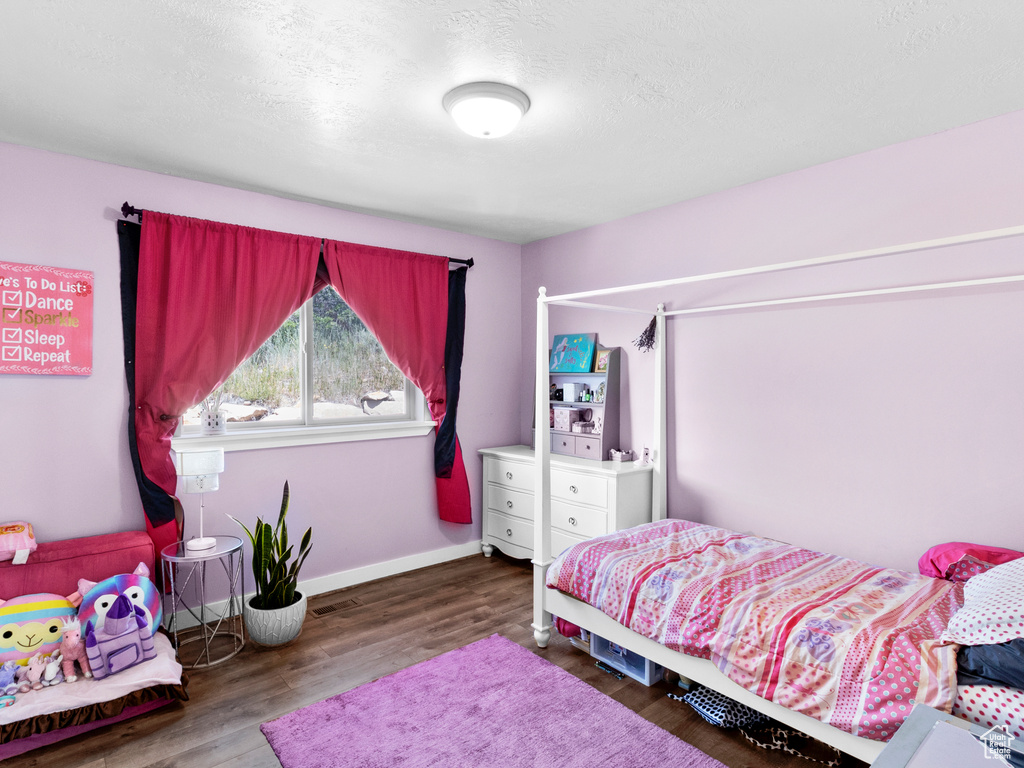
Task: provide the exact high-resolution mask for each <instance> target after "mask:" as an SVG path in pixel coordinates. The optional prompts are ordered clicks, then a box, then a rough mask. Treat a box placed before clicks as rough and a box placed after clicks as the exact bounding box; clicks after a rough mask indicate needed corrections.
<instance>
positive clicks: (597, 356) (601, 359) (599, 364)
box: [594, 349, 612, 373]
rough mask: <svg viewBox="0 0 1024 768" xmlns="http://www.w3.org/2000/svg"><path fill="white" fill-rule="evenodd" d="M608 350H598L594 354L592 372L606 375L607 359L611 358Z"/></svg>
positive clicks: (610, 352)
mask: <svg viewBox="0 0 1024 768" xmlns="http://www.w3.org/2000/svg"><path fill="white" fill-rule="evenodd" d="M611 354H612V351H611V350H610V349H599V350H597V352H595V353H594V372H595V373H608V358H610V357H611Z"/></svg>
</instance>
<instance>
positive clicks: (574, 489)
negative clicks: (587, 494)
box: [569, 485, 580, 493]
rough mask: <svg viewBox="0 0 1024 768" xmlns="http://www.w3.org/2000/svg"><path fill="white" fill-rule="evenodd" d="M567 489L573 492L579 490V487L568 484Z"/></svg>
mask: <svg viewBox="0 0 1024 768" xmlns="http://www.w3.org/2000/svg"><path fill="white" fill-rule="evenodd" d="M569 490H570V491H572V492H573V493H579V492H580V489H579V488H577V487H576V486H575V485H570V486H569Z"/></svg>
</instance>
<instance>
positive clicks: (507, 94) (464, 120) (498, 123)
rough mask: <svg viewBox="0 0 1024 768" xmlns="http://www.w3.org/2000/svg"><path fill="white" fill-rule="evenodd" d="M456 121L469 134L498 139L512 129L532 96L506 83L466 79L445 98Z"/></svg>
mask: <svg viewBox="0 0 1024 768" xmlns="http://www.w3.org/2000/svg"><path fill="white" fill-rule="evenodd" d="M442 104H443V105H444V108H445V110H447V112H448V114H450V115H451V116H452V119H453V120H454V121H455V124H456V125H458V126H459V128H461V129H462V130H463V131H465V132H466V133H468V134H469V135H470V136H476V137H478V138H481V139H496V138H498V137H500V136H505V135H507V134H509V133H511V131H512V129H513V128H515V127H516V125H518V124H519V120H520V119H521V118H522V116H523V115H525V114H526V112H527V111H528V110H529V109H530V99H529V98H528V97H527V95H526V94H525V93H523V92H522V91H520V90H519V89H518V88H513V87H512V86H511V85H504V84H503V83H466V84H465V85H460V86H458V87H457V88H453V89H452V90H450V91H448V93H446V94H445V97H444V99H443V100H442Z"/></svg>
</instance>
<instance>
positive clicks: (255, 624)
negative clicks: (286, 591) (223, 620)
mask: <svg viewBox="0 0 1024 768" xmlns="http://www.w3.org/2000/svg"><path fill="white" fill-rule="evenodd" d="M295 594H297V595H300V599H299V601H298V602H297V603H292V604H291V605H289V606H286V607H284V608H274V609H273V610H269V611H263V610H260V609H258V608H253V607H252V606H251V605H250V604H249V601H246V604H245V629H246V631H248V633H249V639H250V640H252V641H253V642H256V643H259V644H260V645H283V644H284V643H287V642H290V641H292V640H294V639H295V638H296V637H298V636H299V632H301V631H302V622H303V621H305V619H306V596H305V595H303V594H302V593H301V592H296V593H295Z"/></svg>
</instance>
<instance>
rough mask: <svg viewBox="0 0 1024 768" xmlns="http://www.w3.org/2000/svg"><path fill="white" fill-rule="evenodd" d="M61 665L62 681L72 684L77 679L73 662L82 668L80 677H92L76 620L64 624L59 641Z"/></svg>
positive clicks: (80, 628)
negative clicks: (62, 671) (62, 670)
mask: <svg viewBox="0 0 1024 768" xmlns="http://www.w3.org/2000/svg"><path fill="white" fill-rule="evenodd" d="M60 654H61V656H62V658H63V660H62V661H61V665H62V667H63V669H64V681H65V682H68V683H73V682H75V680H77V679H78V676H77V675H76V674H75V662H76V661H77V662H78V666H80V667H81V668H82V675H84V676H85V677H92V671H91V670H90V669H89V654H88V653H86V651H85V643H83V642H82V624H81V622H79V620H78V619H71V620H70V621H65V622H64V631H63V635H62V636H61V640H60Z"/></svg>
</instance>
